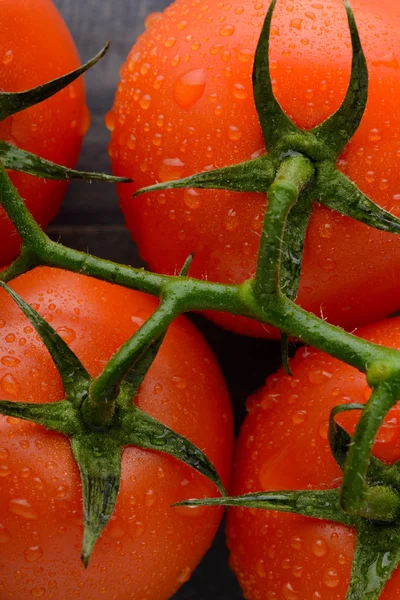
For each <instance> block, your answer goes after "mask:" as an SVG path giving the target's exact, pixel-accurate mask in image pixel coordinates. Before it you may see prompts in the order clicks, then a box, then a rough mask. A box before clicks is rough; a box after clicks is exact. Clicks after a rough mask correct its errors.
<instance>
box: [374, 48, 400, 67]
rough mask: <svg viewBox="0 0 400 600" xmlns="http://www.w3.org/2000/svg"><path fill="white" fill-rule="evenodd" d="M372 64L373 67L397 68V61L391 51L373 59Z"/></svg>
mask: <svg viewBox="0 0 400 600" xmlns="http://www.w3.org/2000/svg"><path fill="white" fill-rule="evenodd" d="M372 64H373V65H374V67H388V68H389V69H396V70H397V69H398V68H399V61H398V60H397V58H396V55H395V54H394V53H393V52H390V53H389V54H386V55H385V56H384V57H383V58H380V59H378V60H373V61H372Z"/></svg>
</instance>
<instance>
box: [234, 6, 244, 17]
mask: <svg viewBox="0 0 400 600" xmlns="http://www.w3.org/2000/svg"><path fill="white" fill-rule="evenodd" d="M243 13H244V7H243V6H237V7H236V8H235V14H236V15H242V14H243Z"/></svg>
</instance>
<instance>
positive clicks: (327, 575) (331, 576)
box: [322, 568, 340, 588]
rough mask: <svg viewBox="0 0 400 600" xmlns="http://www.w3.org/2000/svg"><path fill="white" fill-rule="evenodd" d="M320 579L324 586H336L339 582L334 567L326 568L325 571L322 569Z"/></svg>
mask: <svg viewBox="0 0 400 600" xmlns="http://www.w3.org/2000/svg"><path fill="white" fill-rule="evenodd" d="M322 581H323V583H324V585H326V587H328V588H336V587H338V585H339V583H340V578H339V575H338V572H337V570H336V569H334V568H330V569H326V571H324V574H323V577H322Z"/></svg>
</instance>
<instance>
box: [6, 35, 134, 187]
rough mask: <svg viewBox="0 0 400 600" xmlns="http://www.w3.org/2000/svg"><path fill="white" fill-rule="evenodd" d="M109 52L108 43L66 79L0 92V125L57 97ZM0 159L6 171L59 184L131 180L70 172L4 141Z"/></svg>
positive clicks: (64, 77)
mask: <svg viewBox="0 0 400 600" xmlns="http://www.w3.org/2000/svg"><path fill="white" fill-rule="evenodd" d="M109 48H110V43H107V44H106V45H105V46H104V48H103V49H102V50H101V51H100V52H99V53H98V54H96V56H95V57H93V58H92V59H91V60H89V61H88V62H86V63H85V64H84V65H82V66H81V67H79V68H78V69H76V70H75V71H71V73H67V74H66V75H63V76H61V77H58V78H57V79H53V80H52V81H49V82H47V83H45V84H43V85H39V86H37V87H35V88H32V89H29V90H26V91H23V92H4V91H0V121H3V120H4V119H7V118H8V117H11V116H12V115H15V114H17V113H19V112H21V111H23V110H26V109H27V108H30V107H31V106H35V105H36V104H40V103H41V102H44V101H45V100H47V99H48V98H51V97H52V96H54V95H55V94H57V92H59V91H61V90H63V89H64V88H66V87H68V86H69V85H70V84H71V83H73V82H74V81H76V80H77V79H78V78H79V77H81V76H82V75H84V74H85V73H86V72H87V71H88V70H89V69H91V68H92V67H94V66H95V65H96V64H97V63H98V62H99V61H100V60H101V59H102V58H103V57H104V56H105V55H106V54H107V52H108V50H109ZM0 159H1V161H2V163H3V165H4V166H5V168H6V169H10V170H11V171H20V172H23V173H28V174H29V175H33V176H34V177H42V178H44V179H53V180H57V181H69V180H71V179H77V180H84V181H105V182H108V183H129V182H131V179H129V178H127V177H114V176H113V175H107V174H104V173H88V172H84V171H76V170H75V169H68V168H67V167H63V166H61V165H57V164H55V163H53V162H51V161H49V160H46V159H44V158H41V157H39V156H36V155H35V154H32V153H30V152H26V151H25V150H22V149H21V148H17V147H16V146H15V145H14V144H11V143H9V142H6V141H3V140H2V141H0Z"/></svg>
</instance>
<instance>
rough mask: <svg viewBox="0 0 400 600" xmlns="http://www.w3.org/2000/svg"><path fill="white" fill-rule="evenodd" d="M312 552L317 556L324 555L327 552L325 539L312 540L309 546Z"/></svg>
mask: <svg viewBox="0 0 400 600" xmlns="http://www.w3.org/2000/svg"><path fill="white" fill-rule="evenodd" d="M311 549H312V553H313V554H314V556H317V557H318V558H322V556H326V555H327V554H328V544H327V543H326V542H325V540H314V541H313V543H312V546H311Z"/></svg>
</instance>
